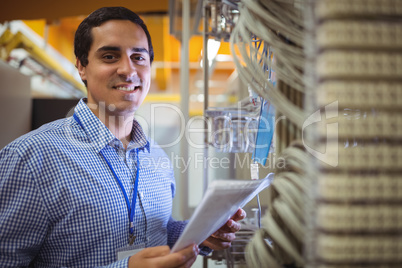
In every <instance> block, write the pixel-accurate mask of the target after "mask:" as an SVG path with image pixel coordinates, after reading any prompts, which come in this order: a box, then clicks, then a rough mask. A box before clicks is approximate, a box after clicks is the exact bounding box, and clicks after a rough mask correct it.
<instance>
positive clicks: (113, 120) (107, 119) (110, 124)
mask: <svg viewBox="0 0 402 268" xmlns="http://www.w3.org/2000/svg"><path fill="white" fill-rule="evenodd" d="M91 110H92V112H93V113H94V114H95V115H96V116H97V117H98V118H99V120H101V121H102V123H103V124H105V126H106V127H107V128H108V129H109V130H110V132H112V133H113V135H114V136H115V137H116V138H118V139H119V140H120V141H121V142H122V143H123V146H124V148H125V149H127V146H128V144H129V143H130V141H131V131H132V127H133V121H134V114H130V115H120V114H114V113H110V112H109V113H105V115H100V113H99V110H95V109H91Z"/></svg>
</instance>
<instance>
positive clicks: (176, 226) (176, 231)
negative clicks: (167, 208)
mask: <svg viewBox="0 0 402 268" xmlns="http://www.w3.org/2000/svg"><path fill="white" fill-rule="evenodd" d="M187 223H188V221H176V220H174V219H173V218H172V217H171V218H170V219H169V222H168V225H167V232H168V246H169V247H170V248H172V247H173V246H174V244H175V243H176V241H177V239H179V237H180V235H181V233H183V230H184V228H185V227H186V225H187ZM211 252H212V249H210V248H209V247H205V246H204V247H200V255H202V256H207V255H208V254H210V253H211Z"/></svg>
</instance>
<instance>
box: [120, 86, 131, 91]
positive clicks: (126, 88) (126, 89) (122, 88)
mask: <svg viewBox="0 0 402 268" xmlns="http://www.w3.org/2000/svg"><path fill="white" fill-rule="evenodd" d="M117 89H118V90H124V91H133V90H134V89H135V87H117Z"/></svg>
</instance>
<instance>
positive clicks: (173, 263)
mask: <svg viewBox="0 0 402 268" xmlns="http://www.w3.org/2000/svg"><path fill="white" fill-rule="evenodd" d="M199 252H200V250H199V248H198V246H197V245H191V246H188V247H186V248H185V249H182V250H180V251H178V252H175V253H171V254H168V255H165V256H163V257H161V258H158V259H157V262H158V265H159V266H161V265H163V267H179V266H183V265H187V263H190V262H191V260H194V261H195V258H196V257H197V255H198V253H199ZM183 267H185V266H183Z"/></svg>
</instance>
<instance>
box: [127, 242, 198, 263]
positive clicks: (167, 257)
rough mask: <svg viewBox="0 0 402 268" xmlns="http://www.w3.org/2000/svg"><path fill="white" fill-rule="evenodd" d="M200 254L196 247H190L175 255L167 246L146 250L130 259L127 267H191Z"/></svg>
mask: <svg viewBox="0 0 402 268" xmlns="http://www.w3.org/2000/svg"><path fill="white" fill-rule="evenodd" d="M199 252H200V250H199V248H198V246H197V245H191V246H188V247H186V248H185V249H182V250H180V251H178V252H175V253H170V248H169V247H168V246H159V247H152V248H146V249H143V250H141V251H140V252H138V253H137V254H135V255H133V256H131V257H130V259H129V260H128V267H129V268H134V267H147V268H148V267H150V268H175V267H180V268H181V267H183V268H187V267H191V265H192V264H193V263H194V262H195V260H196V258H197V255H198V253H199Z"/></svg>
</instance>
